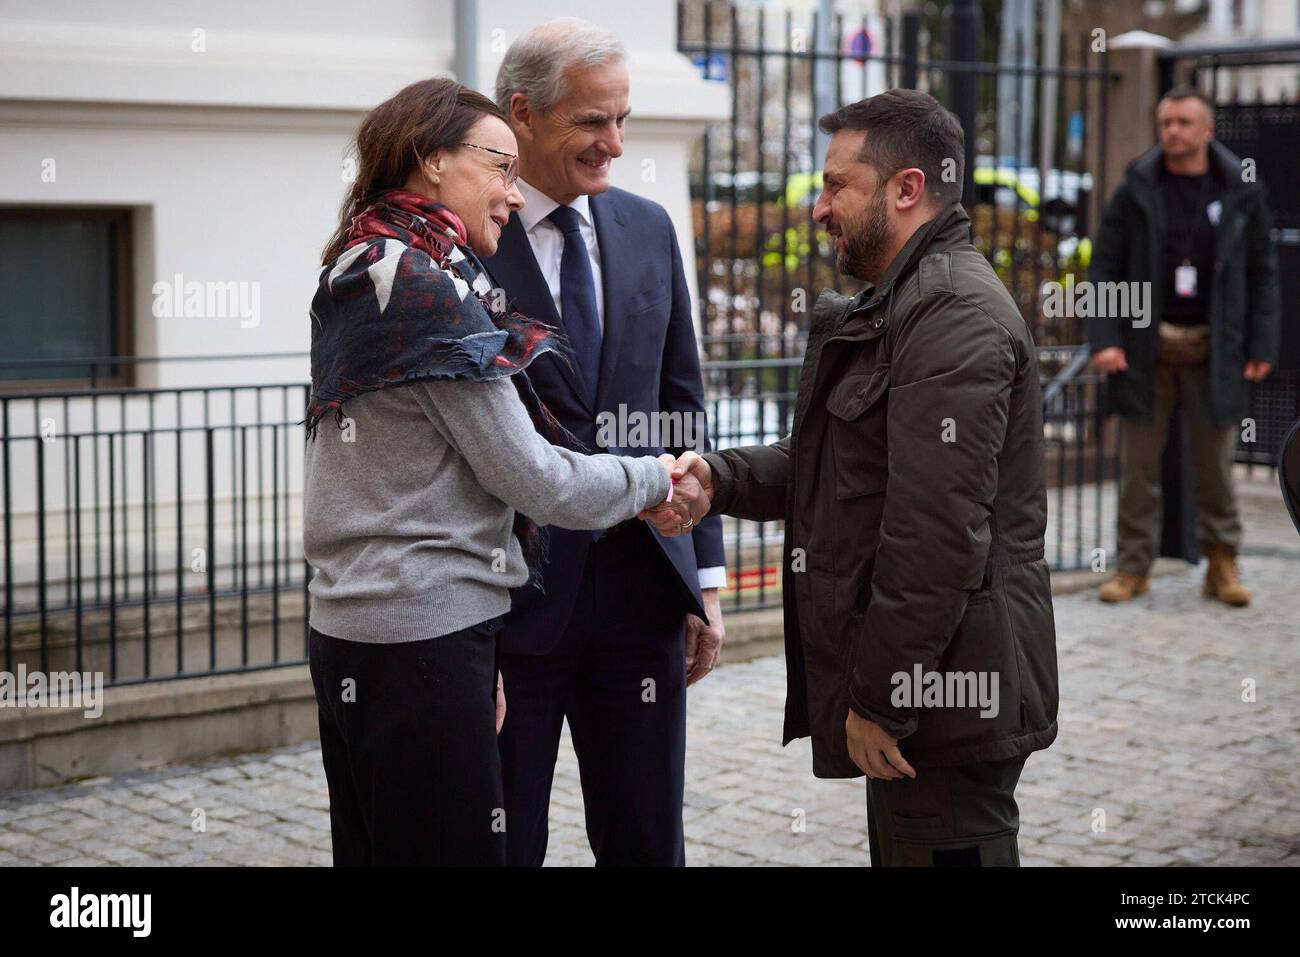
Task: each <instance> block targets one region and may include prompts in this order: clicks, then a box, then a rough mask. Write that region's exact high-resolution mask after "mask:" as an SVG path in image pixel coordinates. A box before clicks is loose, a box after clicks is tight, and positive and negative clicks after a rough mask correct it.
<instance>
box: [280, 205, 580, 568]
mask: <svg viewBox="0 0 1300 957" xmlns="http://www.w3.org/2000/svg"><path fill="white" fill-rule="evenodd" d="M493 287H494V284H493V282H492V280H491V278H490V276H489V274H488V272H487V269H486V268H485V267H484V265H483V264H482V262H481V261H480V260H479V258H478V257H477V256H476V255H475V254H474V252H473V250H471V249H470V248H469V245H468V243H467V240H466V234H465V225H464V223H462V222H461V220H460V218H459V217H458V216H457V215H456V214H455V213H453V212H452V211H451V210H449V209H448V208H447V207H445V206H443V205H441V204H439V203H436V202H434V201H433V200H432V199H429V198H428V197H427V196H421V195H419V194H418V193H411V192H407V191H405V190H392V191H390V192H387V193H384V194H383V195H382V196H381V197H380V198H379V200H378V201H377V202H376V203H374V204H373V205H371V206H368V207H367V208H366V209H364V210H362V212H361V213H359V214H358V215H357V216H356V217H355V218H354V219H353V220H352V226H351V229H350V230H349V231H348V235H347V240H346V242H345V243H344V247H343V251H342V252H341V253H340V254H339V255H338V257H337V258H336V259H335V260H334V261H333V262H331V263H328V264H326V265H325V267H324V268H323V269H322V270H321V274H320V281H319V284H318V288H317V290H316V295H315V298H313V299H312V304H311V318H312V327H311V385H312V393H311V400H310V404H309V406H308V410H307V419H306V426H307V429H308V432H309V434H310V436H311V437H312V438H313V439H314V438H315V437H316V430H317V428H318V426H319V425H320V422H321V420H322V419H323V418H324V417H325V416H326V415H329V414H331V413H332V414H333V417H334V421H335V422H336V423H337V424H338V425H339V426H342V425H343V408H342V406H343V403H344V402H346V401H347V400H348V399H351V398H353V397H354V396H358V395H362V394H363V393H366V392H374V391H376V390H377V389H383V388H387V387H389V386H394V385H402V384H405V383H408V382H416V381H421V380H426V379H468V380H470V381H472V382H483V381H486V380H489V379H497V378H500V377H501V376H511V377H512V379H513V382H514V385H515V389H516V390H517V391H518V393H519V398H520V399H521V400H522V401H523V403H524V407H525V408H526V409H527V410H528V415H529V417H530V418H531V419H532V422H533V426H534V427H535V428H536V429H537V431H538V432H539V433H540V434H541V435H542V436H543V437H544V438H546V439H547V441H549V442H552V443H553V444H556V445H561V446H564V447H565V448H569V449H574V450H576V451H582V452H587V451H589V450H588V449H586V448H585V447H584V446H583V444H582V443H581V442H580V441H579V440H578V439H577V438H576V437H574V436H573V435H572V434H571V433H570V432H569V431H568V430H567V429H565V428H564V426H563V425H561V424H560V422H559V421H558V420H557V419H556V418H555V416H554V415H552V414H551V412H550V411H549V410H548V409H547V408H546V405H545V404H544V403H543V402H542V400H541V398H540V397H539V396H538V395H537V392H536V390H534V388H533V386H532V383H531V382H529V380H528V374H527V373H526V372H525V371H524V370H525V369H526V368H527V366H528V364H529V363H530V362H532V361H533V360H534V359H536V358H537V357H538V356H539V355H542V354H543V353H545V352H555V353H556V354H557V355H558V356H559V357H560V358H561V360H562V361H566V362H571V361H572V358H571V356H570V351H569V345H568V340H567V339H565V338H564V334H563V333H562V332H561V331H560V330H559V329H557V328H556V327H554V326H551V325H547V324H546V323H544V322H540V321H538V320H536V319H529V318H528V317H526V316H523V315H521V314H520V313H518V312H516V311H514V310H513V309H512V308H510V306H509V304H507V303H506V302H505V299H504V293H503V292H502V291H501V290H500V289H494V288H493ZM514 532H515V535H516V536H517V537H518V539H519V544H520V547H521V548H522V549H523V554H524V561H525V562H526V563H527V565H528V572H529V578H528V580H529V584H532V585H536V586H537V587H539V588H540V587H541V569H542V566H543V565H544V564H545V562H546V550H547V549H546V544H547V543H546V535H545V529H543V528H540V527H539V526H538V525H537V523H536V522H534V521H533V520H532V519H530V518H528V517H527V516H526V515H523V514H521V513H518V512H516V513H515V521H514Z"/></svg>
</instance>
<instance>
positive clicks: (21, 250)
mask: <svg viewBox="0 0 1300 957" xmlns="http://www.w3.org/2000/svg"><path fill="white" fill-rule="evenodd" d="M131 259H132V257H131V211H130V210H129V209H120V208H105V207H70V206H7V207H0V342H2V343H3V344H4V345H3V348H0V388H3V389H4V390H5V391H13V390H14V389H15V388H16V387H26V388H33V389H54V388H69V387H83V386H86V385H92V384H93V385H118V386H120V385H130V384H131V382H132V379H133V376H132V372H133V369H132V366H130V365H129V364H121V363H105V362H98V363H92V362H87V361H85V360H87V359H89V358H101V359H102V358H103V357H105V356H130V355H131V354H132V351H133V342H132V335H131V321H130V316H131ZM65 359H66V360H69V361H68V362H62V361H60V360H65ZM72 360H80V361H72Z"/></svg>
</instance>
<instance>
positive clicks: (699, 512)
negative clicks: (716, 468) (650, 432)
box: [637, 452, 713, 538]
mask: <svg viewBox="0 0 1300 957" xmlns="http://www.w3.org/2000/svg"><path fill="white" fill-rule="evenodd" d="M659 461H660V462H662V463H663V466H664V468H666V469H667V470H668V474H669V476H670V478H671V479H672V483H673V500H672V501H671V502H661V503H660V504H658V505H656V506H654V508H648V509H646V510H645V511H643V512H641V513H639V514H638V515H637V518H643V519H645V520H646V521H647V522H649V523H650V524H651V525H653V526H654V527H655V529H656V530H657V531H658V532H659V534H660V535H664V536H667V537H669V538H671V537H673V536H676V535H684V534H686V533H688V532H689V531H690V530H691V529H692V528H693V527H694V526H695V523H696V522H698V521H700V519H702V518H704V516H705V515H708V514H709V507H710V505H711V504H712V502H713V470H712V469H711V468H709V463H708V462H706V461H704V459H703V458H701V457H700V456H699V455H698V454H697V453H695V452H684V453H683V454H682V455H681V457H680V458H676V457H674V456H672V455H670V454H668V453H667V452H665V453H664V454H663V455H661V456H659Z"/></svg>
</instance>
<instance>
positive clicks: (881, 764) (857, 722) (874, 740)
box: [844, 708, 916, 781]
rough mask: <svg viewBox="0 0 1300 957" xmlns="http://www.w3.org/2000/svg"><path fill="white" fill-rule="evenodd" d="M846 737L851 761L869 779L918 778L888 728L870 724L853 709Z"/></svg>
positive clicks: (850, 713)
mask: <svg viewBox="0 0 1300 957" xmlns="http://www.w3.org/2000/svg"><path fill="white" fill-rule="evenodd" d="M844 733H845V734H846V735H847V736H848V739H849V757H850V758H852V759H853V763H854V764H856V765H857V766H858V767H859V768H861V769H862V770H863V771H864V772H865V773H866V775H867V777H869V778H871V779H873V780H875V779H876V778H883V779H884V780H886V781H896V780H898V779H899V778H901V777H903V776H904V775H906V776H907V777H909V778H915V777H916V772H915V771H913V770H912V766H911V765H910V764H908V763H907V761H905V760H904V759H903V753H902V752H901V751H899V750H898V739H897V738H892V737H890V735H889V733H888V732H887V731H886V730H885V729H884V728H882V727H881V726H880V725H878V724H876V723H875V722H874V721H868V720H867V719H866V718H864V717H862V715H860V714H858V713H857V712H856V711H854V710H853V709H852V708H850V709H849V716H848V718H846V719H845V721H844Z"/></svg>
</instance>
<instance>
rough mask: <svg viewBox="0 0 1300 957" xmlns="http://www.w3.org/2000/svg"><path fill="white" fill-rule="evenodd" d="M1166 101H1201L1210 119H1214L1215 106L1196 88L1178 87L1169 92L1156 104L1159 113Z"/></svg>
mask: <svg viewBox="0 0 1300 957" xmlns="http://www.w3.org/2000/svg"><path fill="white" fill-rule="evenodd" d="M1165 100H1200V101H1201V103H1203V104H1204V105H1205V109H1206V110H1207V111H1209V114H1210V119H1214V104H1213V103H1211V102H1210V98H1209V97H1208V96H1206V95H1205V94H1204V93H1202V92H1201V91H1200V90H1198V89H1197V88H1196V87H1194V86H1176V87H1174V88H1173V89H1172V90H1169V91H1168V92H1167V93H1165V94H1164V95H1163V96H1162V97H1160V99H1159V100H1158V101H1157V102H1156V110H1157V111H1158V110H1159V109H1160V104H1161V103H1163V102H1165Z"/></svg>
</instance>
